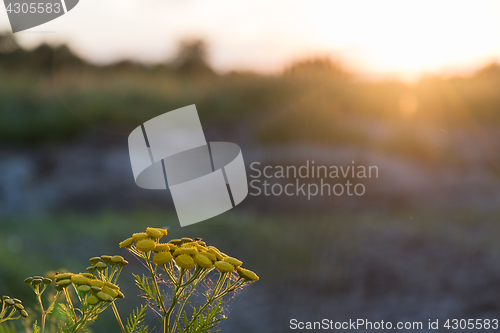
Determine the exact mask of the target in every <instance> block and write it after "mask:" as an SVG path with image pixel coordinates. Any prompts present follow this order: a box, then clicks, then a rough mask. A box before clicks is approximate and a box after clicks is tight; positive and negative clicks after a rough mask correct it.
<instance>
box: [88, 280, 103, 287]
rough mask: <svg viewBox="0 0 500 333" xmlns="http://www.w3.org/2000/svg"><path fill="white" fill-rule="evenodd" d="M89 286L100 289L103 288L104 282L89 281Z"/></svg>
mask: <svg viewBox="0 0 500 333" xmlns="http://www.w3.org/2000/svg"><path fill="white" fill-rule="evenodd" d="M89 286H92V287H99V288H101V287H103V286H104V282H102V281H101V280H90V281H89Z"/></svg>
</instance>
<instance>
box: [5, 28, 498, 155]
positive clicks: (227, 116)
mask: <svg viewBox="0 0 500 333" xmlns="http://www.w3.org/2000/svg"><path fill="white" fill-rule="evenodd" d="M0 77H1V78H2V80H0V110H1V112H0V140H2V141H3V142H11V143H23V144H33V143H40V142H45V141H47V140H66V139H69V138H71V137H74V136H75V135H77V134H79V133H80V132H82V131H85V130H87V129H88V128H89V127H101V126H102V127H104V126H105V127H117V128H121V129H123V130H124V132H126V131H128V130H129V129H131V128H134V127H135V126H137V124H138V123H141V122H143V121H146V120H148V119H150V118H152V117H154V116H156V115H159V114H161V113H164V112H166V111H168V110H172V109H175V108H178V107H182V106H185V105H188V104H193V103H195V104H196V105H197V106H198V110H199V112H200V115H201V117H202V119H203V120H204V122H206V123H210V124H212V125H214V126H215V125H217V124H224V126H225V127H226V128H227V127H231V126H233V127H235V128H237V127H238V126H245V127H246V128H248V130H249V131H252V133H254V135H253V136H252V139H254V140H255V141H256V142H260V143H266V142H314V143H325V144H341V145H345V144H351V143H353V144H363V143H368V142H371V141H372V137H371V136H370V135H369V134H368V132H369V131H367V127H366V126H368V128H369V129H374V128H376V127H377V126H378V125H374V124H383V125H384V126H388V128H391V129H392V130H393V131H400V132H401V133H400V136H401V137H402V138H403V139H404V140H406V142H407V144H408V145H409V146H408V147H409V148H408V149H409V150H412V151H418V150H419V149H420V150H422V151H424V150H426V149H427V148H425V147H423V148H422V147H420V148H419V147H417V146H419V145H422V144H423V143H422V142H420V141H421V140H420V141H419V140H417V139H414V140H413V141H415V142H413V141H412V140H411V136H412V135H411V132H412V128H414V129H415V131H416V128H417V127H415V126H417V125H416V124H424V125H425V126H431V127H435V128H438V129H439V128H446V129H449V128H467V127H470V126H488V127H491V126H497V125H498V124H499V123H500V112H499V111H500V94H499V93H498V92H499V91H500V66H499V64H497V63H492V64H489V65H487V66H485V67H483V68H481V69H479V70H478V71H477V72H476V73H474V74H473V75H470V76H467V77H465V76H464V77H460V76H455V77H449V78H443V77H438V76H434V77H424V78H422V79H421V80H419V81H418V82H415V83H412V84H408V83H404V82H400V81H397V80H379V81H367V80H362V79H360V78H359V77H357V76H356V75H354V74H352V73H350V72H348V71H347V70H346V69H345V68H344V67H343V66H342V65H341V64H340V63H338V62H336V61H334V60H332V59H328V58H315V59H306V60H301V61H297V62H295V63H293V64H292V65H290V66H288V67H286V68H285V69H284V70H283V71H282V72H281V73H277V74H269V75H263V74H257V73H251V72H229V73H224V74H221V73H218V72H216V71H214V70H213V69H212V68H211V67H210V65H209V62H208V60H207V45H206V44H205V43H204V42H203V41H201V40H191V41H185V42H182V43H181V44H180V45H179V50H178V53H177V56H176V57H174V59H172V60H171V61H168V62H165V63H162V64H157V65H154V66H146V65H143V64H138V63H133V62H129V61H124V62H120V63H116V64H111V65H107V66H97V65H95V64H91V63H88V62H86V61H84V60H82V59H81V58H79V57H78V56H77V55H75V54H74V53H73V52H72V51H71V50H70V49H69V48H68V47H67V46H65V45H62V46H50V45H46V44H42V45H39V46H38V47H36V48H34V49H32V50H26V49H23V48H21V47H19V45H18V44H17V42H16V40H15V38H14V37H13V36H12V35H7V34H4V35H0ZM366 124H368V125H366ZM381 128H384V127H383V126H382V127H381ZM408 138H410V139H408ZM404 140H402V141H401V142H404ZM416 141H419V142H416ZM410 142H413V143H411V144H410ZM412 145H413V146H412Z"/></svg>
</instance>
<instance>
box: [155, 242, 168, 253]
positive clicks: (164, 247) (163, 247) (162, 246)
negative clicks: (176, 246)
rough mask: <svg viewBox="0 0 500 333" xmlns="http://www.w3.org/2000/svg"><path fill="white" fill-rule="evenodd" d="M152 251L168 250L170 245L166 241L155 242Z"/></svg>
mask: <svg viewBox="0 0 500 333" xmlns="http://www.w3.org/2000/svg"><path fill="white" fill-rule="evenodd" d="M154 251H155V252H161V251H170V246H169V244H168V243H163V244H156V246H155V250H154Z"/></svg>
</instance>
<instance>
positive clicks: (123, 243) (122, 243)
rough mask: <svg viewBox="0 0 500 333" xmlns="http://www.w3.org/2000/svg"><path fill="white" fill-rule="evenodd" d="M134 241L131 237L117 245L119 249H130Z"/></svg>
mask: <svg viewBox="0 0 500 333" xmlns="http://www.w3.org/2000/svg"><path fill="white" fill-rule="evenodd" d="M134 242H135V240H134V238H133V237H130V238H127V239H125V240H124V241H123V242H121V243H120V244H119V245H120V247H130V246H131V245H132V244H134Z"/></svg>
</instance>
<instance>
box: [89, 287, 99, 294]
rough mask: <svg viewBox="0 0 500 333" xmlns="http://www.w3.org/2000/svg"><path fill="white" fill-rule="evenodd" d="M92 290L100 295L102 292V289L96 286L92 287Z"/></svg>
mask: <svg viewBox="0 0 500 333" xmlns="http://www.w3.org/2000/svg"><path fill="white" fill-rule="evenodd" d="M90 289H92V290H93V291H94V292H96V293H98V292H100V291H101V288H99V287H96V286H91V287H90Z"/></svg>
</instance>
